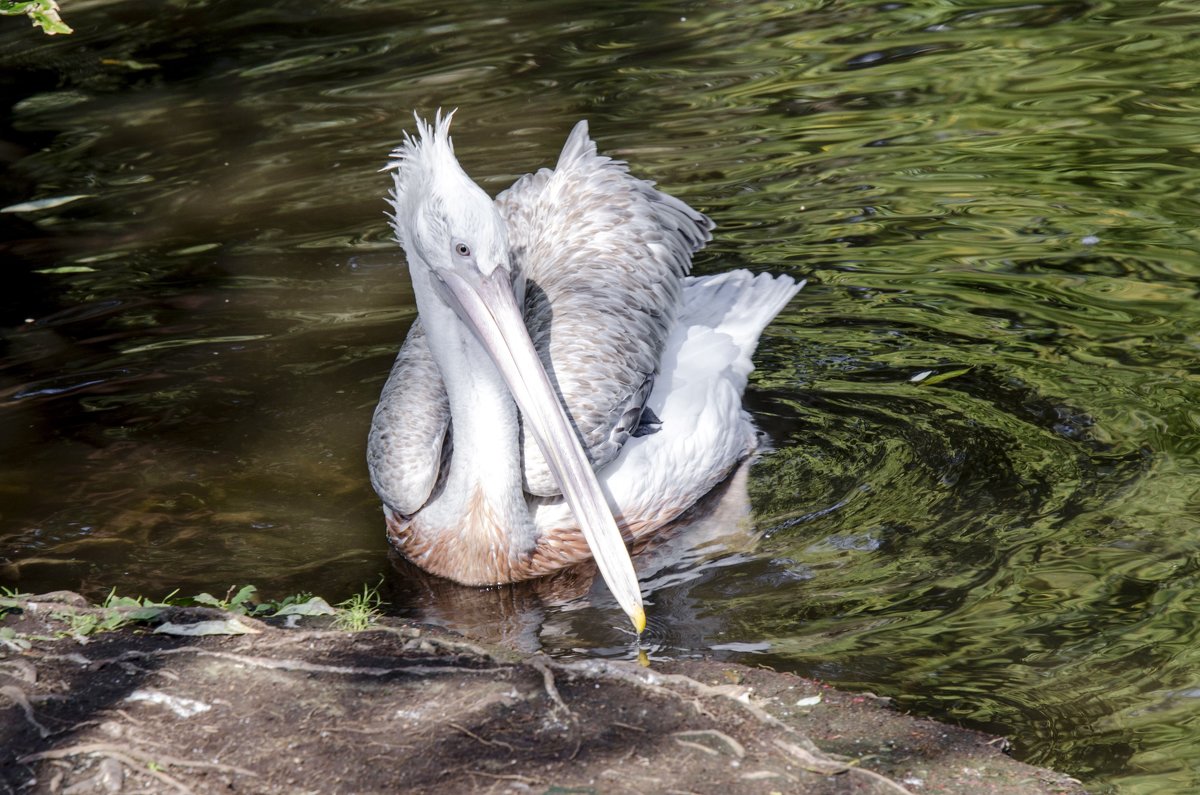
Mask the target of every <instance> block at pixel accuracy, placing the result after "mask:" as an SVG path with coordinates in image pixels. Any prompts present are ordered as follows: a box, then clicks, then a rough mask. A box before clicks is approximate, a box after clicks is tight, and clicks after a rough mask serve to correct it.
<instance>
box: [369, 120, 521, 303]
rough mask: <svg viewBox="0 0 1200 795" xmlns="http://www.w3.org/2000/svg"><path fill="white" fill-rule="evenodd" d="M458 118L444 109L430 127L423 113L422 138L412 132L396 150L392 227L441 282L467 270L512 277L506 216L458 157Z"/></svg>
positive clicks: (414, 261) (416, 261) (413, 263)
mask: <svg viewBox="0 0 1200 795" xmlns="http://www.w3.org/2000/svg"><path fill="white" fill-rule="evenodd" d="M453 118H454V113H453V112H450V113H447V114H446V115H444V116H443V115H442V113H441V112H440V111H439V112H438V114H437V116H435V117H434V122H433V124H432V125H430V124H428V123H427V122H425V121H423V120H422V119H421V118H420V117H417V135H416V137H413V136H410V135H407V134H406V135H405V140H404V143H403V144H402V145H401V146H399V147H398V148H397V149H396V150H395V151H393V152H392V161H391V163H389V164H388V166H387V168H388V169H390V170H391V171H392V177H393V187H392V192H391V195H390V196H389V197H388V199H389V201H390V203H391V205H392V210H393V213H392V216H391V218H392V229H393V230H394V231H395V233H396V240H397V241H398V242H399V243H400V245H401V246H403V247H404V251H405V253H406V254H407V255H408V261H409V267H410V268H416V267H425V268H428V269H429V270H430V272H431V273H430V275H432V276H433V277H434V278H435V279H436V280H437V281H442V277H443V275H444V274H445V273H448V272H459V273H462V272H463V271H466V270H472V271H476V272H478V273H479V274H480V275H481V276H483V277H485V278H490V277H492V276H493V274H494V273H495V271H496V269H497V268H500V269H503V270H504V272H505V274H506V275H507V274H509V273H510V272H511V266H510V264H509V255H508V236H507V234H506V233H505V228H504V220H503V219H502V218H501V217H500V213H499V212H498V211H497V210H496V205H495V204H494V203H493V202H492V200H491V199H490V198H488V195H487V194H486V193H484V192H483V189H482V188H480V187H479V186H478V185H476V184H475V183H474V182H473V181H471V178H470V177H468V176H467V174H466V172H465V171H463V169H462V166H460V165H459V164H458V160H457V159H456V158H455V157H454V144H453V142H452V141H451V140H450V121H451V120H452V119H453Z"/></svg>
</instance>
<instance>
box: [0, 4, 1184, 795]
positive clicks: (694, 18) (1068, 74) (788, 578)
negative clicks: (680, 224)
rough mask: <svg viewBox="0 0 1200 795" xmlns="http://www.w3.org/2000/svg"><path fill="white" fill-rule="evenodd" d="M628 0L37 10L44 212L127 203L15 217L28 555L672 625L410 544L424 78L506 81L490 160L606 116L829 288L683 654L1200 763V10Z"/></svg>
mask: <svg viewBox="0 0 1200 795" xmlns="http://www.w3.org/2000/svg"><path fill="white" fill-rule="evenodd" d="M599 7H600V6H599V5H597V6H595V8H592V7H587V8H586V9H583V10H581V9H579V8H576V7H574V4H570V3H564V2H548V1H547V2H536V3H520V4H507V3H496V2H491V3H469V4H461V5H458V6H456V7H454V9H453V10H430V4H428V3H387V2H382V1H381V0H380V1H377V2H337V3H334V2H326V3H318V2H299V1H297V2H293V3H268V2H262V3H236V2H208V3H204V2H195V3H188V4H186V5H184V4H165V3H163V4H159V3H136V2H84V1H83V0H79V2H75V3H67V4H66V8H65V10H64V14H65V16H66V19H67V21H68V22H69V23H70V24H72V25H73V26H74V27H75V28H76V31H77V32H76V33H75V35H74V36H71V37H69V38H62V37H59V38H58V39H54V40H50V39H46V38H43V37H42V36H41V34H39V33H37V32H35V31H33V30H32V29H27V28H26V26H25V23H24V21H23V20H20V19H14V18H0V90H2V91H3V98H4V99H3V101H4V107H5V113H4V114H3V116H0V159H2V160H3V162H4V163H5V166H6V170H5V172H4V175H3V177H2V178H0V206H8V207H11V206H12V205H15V204H18V203H22V202H28V201H31V200H37V199H45V198H51V197H67V196H82V197H83V198H77V199H75V200H73V201H70V202H67V203H63V204H60V205H58V206H54V207H43V208H41V209H34V210H30V211H25V212H7V213H3V214H0V228H2V229H3V237H2V242H0V258H2V261H0V268H2V270H0V280H2V281H0V284H3V291H2V293H0V346H2V347H0V584H3V585H5V586H10V587H17V588H21V589H24V590H46V589H51V588H72V589H77V590H82V591H84V592H85V593H88V594H89V595H91V596H93V597H99V596H102V595H103V594H104V593H106V592H107V591H108V589H109V588H111V587H116V588H117V590H118V591H119V592H121V593H126V594H135V593H144V594H147V595H152V596H162V595H165V593H166V592H168V591H170V590H173V589H175V588H179V589H181V591H182V592H183V593H195V592H199V591H203V590H208V591H214V592H218V591H223V590H224V589H225V588H226V587H228V586H229V585H230V584H233V583H246V582H253V583H254V584H256V585H258V586H259V588H260V589H261V590H262V591H263V592H264V594H266V595H268V596H271V597H274V598H281V597H282V596H285V595H287V594H289V593H292V592H295V591H299V590H308V591H316V592H319V593H322V594H324V595H326V596H328V597H330V598H331V599H337V598H344V597H345V596H348V595H349V594H350V593H352V592H353V591H355V590H358V589H359V588H360V587H361V585H362V583H363V582H375V581H377V579H378V578H379V577H380V576H381V575H384V576H385V578H386V579H385V581H384V586H383V588H384V591H385V593H386V594H387V597H388V599H389V600H390V601H391V605H390V609H391V610H392V611H393V612H395V613H397V614H399V615H405V616H413V617H420V618H423V619H426V620H433V621H439V622H441V623H445V624H448V625H450V626H455V627H458V628H461V629H464V630H466V631H473V632H478V633H484V634H488V635H491V636H493V637H496V636H501V637H506V638H509V639H512V640H513V641H514V642H517V643H519V644H522V645H524V646H526V647H535V646H538V645H541V646H543V647H545V648H547V649H548V650H551V651H553V652H555V653H586V654H606V655H619V656H625V655H628V654H630V653H631V649H630V648H629V646H628V639H627V638H626V636H625V635H624V634H623V632H622V631H621V630H620V628H619V627H620V626H621V624H622V619H621V616H620V613H619V611H618V610H617V608H616V607H615V605H614V604H613V603H612V602H611V601H610V600H609V598H608V596H607V593H606V591H604V589H603V588H602V587H597V588H595V589H594V590H593V591H592V592H591V593H590V594H588V593H582V594H581V593H579V591H578V589H577V590H576V591H575V592H570V589H560V590H562V592H556V591H553V590H552V589H546V588H543V589H540V590H539V589H536V588H535V589H530V588H518V589H498V590H492V591H483V592H479V591H470V590H467V589H461V588H457V587H453V586H448V585H444V584H440V583H436V582H432V581H429V580H426V579H423V578H420V577H418V576H416V575H414V574H413V573H412V572H411V571H408V570H406V569H403V568H399V569H397V568H393V564H392V563H391V562H390V561H389V559H388V554H387V546H386V544H385V542H384V535H383V523H382V519H381V516H380V514H379V511H378V504H377V501H376V499H375V497H374V494H373V493H372V492H371V489H370V486H369V484H368V482H367V476H366V468H365V464H364V460H363V457H364V445H365V435H366V430H367V426H368V422H369V418H370V413H371V410H372V407H373V404H374V401H375V399H376V396H377V394H378V391H379V388H380V386H381V385H382V383H383V380H384V378H385V377H386V375H387V372H388V368H389V365H390V361H391V359H392V357H393V355H394V352H395V349H396V347H397V346H398V344H399V342H400V340H401V339H402V338H403V335H404V333H405V331H406V330H407V326H408V323H409V322H410V321H411V319H412V317H413V314H414V308H413V305H412V295H411V291H410V288H409V286H408V284H407V275H406V272H405V270H404V268H403V267H402V260H401V258H400V256H399V252H398V250H397V248H396V247H395V245H394V244H393V243H391V242H390V241H389V240H388V231H387V228H386V224H385V221H384V218H383V209H384V206H383V203H382V200H381V196H382V194H383V193H384V191H385V190H386V187H387V180H386V179H385V178H384V177H383V176H382V175H380V174H378V173H377V169H378V168H379V167H380V166H381V165H382V163H383V162H384V158H385V156H386V153H387V152H388V150H389V149H390V148H391V147H392V146H394V145H395V144H396V143H397V142H398V140H399V139H400V137H401V135H402V131H403V130H405V129H407V128H409V127H411V116H410V112H411V110H413V109H420V110H421V111H423V112H425V113H429V112H432V110H433V109H434V108H436V107H437V106H439V105H442V106H446V107H455V106H457V107H459V108H460V111H459V114H458V116H457V119H456V122H455V131H456V136H455V137H456V143H457V149H458V152H459V154H460V157H461V159H462V161H463V163H464V165H465V166H466V168H467V169H468V171H469V172H471V173H472V174H473V175H474V176H475V177H476V179H477V180H478V181H480V183H481V184H483V185H484V187H485V188H486V189H487V190H489V191H492V192H495V191H498V190H500V189H502V188H503V187H505V186H506V185H507V184H509V183H510V182H511V181H512V179H513V178H515V177H516V176H517V175H519V174H521V173H524V172H526V171H529V170H532V169H534V168H536V167H539V166H542V165H547V164H549V163H551V162H552V161H553V159H554V157H555V156H556V154H557V150H558V147H559V146H560V145H561V142H562V140H563V138H564V137H565V135H566V133H567V131H568V130H569V129H570V126H571V125H572V124H573V123H574V121H575V120H577V119H579V118H581V117H586V118H588V119H590V120H591V123H592V130H593V133H594V135H595V136H596V137H597V139H598V140H599V141H600V144H601V148H602V149H603V150H604V151H607V152H609V153H613V154H617V155H619V156H620V157H623V158H625V159H627V160H629V161H630V162H631V163H632V164H633V165H634V170H635V172H636V173H638V174H640V175H643V176H646V177H650V178H653V179H656V180H658V181H659V182H660V183H661V184H662V185H663V186H664V187H665V188H667V189H668V190H670V191H671V192H673V193H675V194H677V195H679V196H681V197H682V198H684V199H685V200H687V201H688V202H690V203H692V204H693V205H694V206H696V207H698V208H700V209H702V210H704V211H706V212H708V213H709V214H710V215H712V216H713V218H714V219H715V220H716V222H717V224H718V225H719V230H718V234H717V238H716V240H715V241H714V243H713V245H712V246H711V247H710V248H709V249H708V250H707V251H706V252H705V253H704V254H702V255H701V257H700V258H699V260H698V261H697V265H696V267H697V270H698V271H700V272H704V273H709V272H715V271H720V270H724V269H730V268H735V267H749V268H752V269H755V270H770V271H774V272H788V273H792V274H794V275H796V276H807V277H809V279H810V285H809V287H808V288H807V289H806V290H805V291H804V292H803V293H802V294H801V295H800V296H799V297H798V298H797V299H796V301H795V302H794V303H793V304H792V306H791V307H790V309H789V311H788V312H787V313H786V314H785V315H784V316H783V317H781V319H780V320H779V322H778V323H777V324H776V325H775V326H773V327H772V329H771V330H770V331H769V333H768V334H767V335H766V336H765V338H764V341H763V344H762V347H761V349H760V354H759V357H758V361H759V363H760V366H759V370H758V371H757V372H756V373H755V376H754V380H753V382H752V385H751V390H750V393H749V395H748V396H747V400H748V404H749V406H750V408H751V409H752V410H753V412H754V414H755V416H756V417H757V419H758V421H759V423H760V425H761V426H762V427H763V429H764V430H765V431H767V433H768V434H769V435H770V438H771V440H772V444H773V450H772V451H770V452H768V453H767V454H765V455H764V456H763V457H762V458H761V459H760V460H759V461H758V462H756V463H755V465H754V466H753V467H752V468H751V470H750V472H749V478H748V481H747V485H746V488H747V489H748V493H749V498H750V505H751V507H752V514H751V516H750V520H749V523H746V522H744V521H743V522H739V521H737V519H736V514H737V506H736V504H735V505H734V511H733V512H734V514H735V518H733V519H729V518H725V517H726V515H725V514H721V515H720V518H719V519H718V520H716V521H715V522H710V524H715V525H717V527H718V529H719V530H721V531H722V532H723V533H724V535H725V538H724V539H722V540H721V541H720V542H719V543H718V542H713V544H711V545H710V546H708V547H706V548H704V549H702V550H700V551H699V552H697V551H694V550H693V551H691V552H686V553H680V554H677V555H675V557H672V556H671V555H670V554H666V555H663V556H661V557H662V558H663V562H661V563H660V564H656V565H657V570H656V571H652V572H649V573H648V574H647V581H648V584H649V585H650V587H651V588H652V589H653V592H652V594H651V599H652V602H653V607H652V615H653V618H652V629H651V635H650V638H649V643H650V644H651V653H652V655H653V656H658V657H682V656H693V655H715V656H718V657H722V658H725V659H736V660H741V661H745V662H749V663H766V664H769V665H771V666H773V667H775V668H778V669H784V670H791V671H796V672H798V673H801V674H805V675H809V676H816V677H820V678H822V679H825V680H828V681H830V682H832V683H835V684H838V685H842V686H846V687H850V688H858V689H866V690H872V691H874V692H877V693H880V694H885V695H890V696H893V697H894V698H896V699H897V700H898V701H899V703H900V705H901V706H902V707H903V708H905V709H910V710H914V711H917V712H921V713H925V714H930V715H934V716H937V717H941V718H943V719H948V720H952V721H961V722H964V723H967V724H968V725H972V726H976V727H980V728H984V729H988V730H991V731H994V732H998V733H1002V734H1005V735H1008V736H1009V737H1011V738H1012V739H1013V741H1014V744H1015V747H1016V750H1017V753H1018V754H1019V755H1020V756H1021V757H1022V758H1025V759H1028V760H1030V761H1033V762H1036V763H1041V764H1046V765H1050V766H1054V767H1057V768H1059V769H1062V770H1065V771H1067V772H1070V773H1072V774H1074V775H1076V776H1078V777H1080V778H1082V779H1084V780H1085V781H1087V782H1088V783H1089V784H1090V785H1092V786H1094V787H1095V788H1097V789H1098V790H1099V791H1112V792H1120V793H1138V794H1139V795H1140V794H1141V793H1147V794H1149V793H1181V794H1182V793H1191V792H1195V791H1197V789H1200V545H1198V541H1200V363H1198V362H1200V309H1198V303H1197V297H1198V296H1197V292H1198V290H1200V254H1198V253H1197V248H1198V246H1200V235H1198V233H1197V231H1196V226H1197V224H1196V219H1197V217H1198V216H1200V202H1198V196H1200V194H1198V190H1197V189H1198V186H1200V134H1198V133H1197V129H1198V126H1197V123H1198V121H1200V35H1198V34H1200V10H1197V9H1196V6H1195V5H1194V4H1192V3H1186V2H1133V1H1132V0H1127V1H1126V2H1116V3H1082V2H1062V3H1049V4H1040V3H1030V4H1020V5H1007V6H1005V5H994V4H988V3H984V2H972V1H971V0H959V1H957V2H950V1H948V0H943V1H941V2H925V3H918V4H911V5H910V4H902V3H856V2H825V3H772V2H765V3H755V4H751V5H743V4H735V3H728V4H724V5H722V4H706V3H689V4H686V5H683V6H675V5H669V4H659V3H644V4H637V3H634V4H627V3H625V4H623V3H616V4H609V5H607V6H605V10H595V9H598V8H599ZM927 372H929V373H930V374H929V375H928V376H926V377H925V378H923V379H921V378H919V376H920V375H921V374H923V373H927ZM733 491H734V493H733V494H732V497H733V498H736V497H737V496H738V494H737V493H736V492H737V489H734V490H733ZM733 502H734V503H736V499H733ZM708 530H709V531H711V530H712V528H711V527H710V528H708Z"/></svg>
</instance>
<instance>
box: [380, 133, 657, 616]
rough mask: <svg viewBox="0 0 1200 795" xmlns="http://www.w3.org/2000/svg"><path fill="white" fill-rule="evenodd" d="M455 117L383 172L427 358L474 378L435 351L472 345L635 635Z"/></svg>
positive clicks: (609, 538) (636, 606)
mask: <svg viewBox="0 0 1200 795" xmlns="http://www.w3.org/2000/svg"><path fill="white" fill-rule="evenodd" d="M453 115H454V114H453V113H449V114H446V115H445V116H443V115H442V114H441V113H440V112H439V113H438V114H437V116H435V117H434V122H433V124H432V125H430V124H428V123H427V122H425V121H422V120H421V118H420V117H418V118H417V136H416V137H413V136H408V135H406V136H405V140H404V143H403V144H402V145H401V146H400V147H399V148H398V149H396V150H395V151H394V152H393V153H392V162H391V164H390V165H389V166H388V168H389V169H392V171H393V180H394V186H393V189H392V193H391V196H390V197H389V200H390V201H391V205H392V210H393V214H392V228H393V229H394V230H395V232H396V239H397V240H398V241H399V242H400V245H401V246H403V247H404V251H405V253H406V254H407V255H408V266H409V271H410V272H411V273H412V277H413V289H414V291H415V292H416V295H417V306H418V309H419V311H421V313H422V317H423V319H424V323H425V330H426V333H427V334H428V335H429V339H430V348H431V351H432V352H433V354H434V356H435V358H438V367H439V368H440V369H441V370H442V373H443V376H445V375H446V374H447V372H448V369H449V370H450V371H454V372H457V373H463V372H464V371H466V372H468V373H476V374H477V373H478V369H477V368H476V367H474V366H473V365H472V363H469V362H462V361H454V360H452V358H453V356H455V355H461V354H462V352H463V351H464V349H465V347H464V346H462V345H458V344H455V345H447V346H437V345H435V344H434V341H435V339H436V338H437V337H438V336H439V335H441V334H452V335H453V334H460V333H461V332H460V331H459V330H458V329H454V328H439V327H438V326H447V327H449V326H456V325H457V324H459V323H461V324H462V325H465V326H466V327H467V328H468V329H469V330H470V335H471V336H473V337H474V338H475V339H476V340H478V342H479V343H480V346H481V347H482V348H483V350H484V352H485V353H486V355H487V357H488V358H489V359H490V360H491V362H492V364H494V365H495V368H496V370H497V371H498V372H499V374H500V376H501V378H503V380H504V383H505V384H506V385H507V387H508V391H509V393H510V394H511V395H512V398H513V400H514V401H515V402H516V404H517V406H518V408H519V409H520V412H521V420H522V422H523V423H524V424H525V427H526V428H527V429H528V430H530V431H532V435H533V438H534V439H535V440H536V441H537V444H538V446H539V447H540V448H541V450H542V454H543V455H544V456H545V458H546V462H547V463H548V464H549V466H550V471H551V472H552V473H553V475H554V477H555V479H556V480H557V481H558V484H559V486H560V487H561V488H562V492H563V496H564V497H566V499H567V503H568V504H569V505H570V506H571V510H572V511H573V512H574V513H575V518H576V519H577V520H578V521H579V527H580V530H581V531H582V532H583V535H584V538H586V539H587V543H588V546H589V547H590V548H591V550H592V556H593V557H594V558H595V560H596V565H597V567H598V568H599V569H600V574H601V576H603V577H604V580H605V582H607V583H608V586H609V588H610V589H611V590H612V592H613V594H614V595H615V596H616V597H617V601H618V602H619V603H620V604H621V607H622V608H624V610H625V612H626V613H627V614H628V615H629V617H630V620H631V621H632V622H633V625H634V627H635V628H636V629H637V631H638V632H639V633H640V632H641V631H642V629H643V628H644V627H645V625H646V616H645V612H644V610H643V608H642V596H641V590H640V588H639V587H638V581H637V575H636V574H635V573H634V570H633V563H632V561H630V559H629V553H628V551H627V550H626V549H625V543H624V541H623V540H622V539H621V532H620V530H618V529H617V524H616V521H615V520H614V519H613V515H612V511H611V509H610V508H609V506H608V500H607V499H606V498H605V496H604V493H603V491H601V489H600V484H599V483H598V482H597V480H596V475H595V473H594V472H593V471H592V466H591V464H590V463H589V462H588V460H587V456H586V455H585V454H584V452H583V447H582V446H581V444H580V441H579V438H578V436H576V433H575V430H574V426H573V425H572V423H571V420H570V419H569V418H568V417H567V413H566V410H565V409H564V408H563V406H562V403H561V402H560V399H559V397H558V394H557V393H556V392H555V390H554V387H553V386H552V385H551V383H550V378H549V377H548V376H547V375H546V370H545V368H544V367H543V366H542V362H541V359H540V358H539V357H538V354H537V351H536V350H535V349H534V346H533V341H532V340H530V338H529V332H528V330H527V329H526V328H525V320H524V317H523V315H522V312H521V309H520V308H519V307H518V305H517V298H516V296H515V295H514V285H513V271H512V265H511V261H510V259H509V254H508V236H507V234H506V233H505V227H504V220H503V219H502V218H501V217H500V213H499V212H498V211H497V210H496V207H495V205H494V204H493V203H492V200H491V199H489V198H488V196H487V194H486V193H484V192H483V190H482V189H481V188H480V187H479V186H478V185H476V184H475V183H474V182H472V181H471V178H470V177H468V176H467V175H466V173H465V172H464V171H463V170H462V167H461V166H459V164H458V160H457V159H455V157H454V146H453V144H451V142H450V119H451V118H452V117H453ZM435 300H436V301H438V302H440V303H441V304H442V305H444V307H446V308H447V309H449V310H450V311H451V312H452V313H453V314H450V313H447V312H439V313H438V314H437V316H436V317H425V310H424V306H430V307H433V306H434V305H433V304H424V303H423V302H425V301H435ZM460 328H461V327H460ZM457 339H459V340H461V339H463V337H461V336H459V337H457ZM439 349H440V350H441V351H442V352H441V354H439ZM441 356H445V357H446V359H447V360H445V361H443V360H442V359H441V358H440V357H441ZM466 377H471V376H470V375H468V376H466ZM449 386H450V384H449V381H448V382H447V387H449Z"/></svg>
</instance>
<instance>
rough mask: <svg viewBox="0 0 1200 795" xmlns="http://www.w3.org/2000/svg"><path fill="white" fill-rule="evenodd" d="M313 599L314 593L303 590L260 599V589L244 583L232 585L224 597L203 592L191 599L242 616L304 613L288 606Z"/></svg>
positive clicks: (196, 602)
mask: <svg viewBox="0 0 1200 795" xmlns="http://www.w3.org/2000/svg"><path fill="white" fill-rule="evenodd" d="M312 599H313V595H312V594H310V593H306V592H301V593H298V594H293V595H292V596H288V597H285V598H283V599H282V600H280V601H274V600H271V599H266V600H261V601H260V600H259V597H258V589H257V588H255V587H254V586H253V585H244V586H242V587H241V588H238V587H237V586H236V585H232V586H230V588H229V590H228V591H227V592H226V593H225V598H224V599H218V598H217V597H215V596H213V595H212V594H208V593H202V594H197V595H196V596H193V597H192V598H191V600H190V601H191V603H192V604H197V605H204V606H206V607H215V608H217V609H219V610H224V611H226V612H229V613H236V614H237V615H240V616H273V615H277V614H279V613H280V612H285V611H286V612H294V613H298V614H300V615H304V614H305V611H303V610H291V611H287V608H289V607H298V606H301V605H305V604H307V603H309V602H311V601H312Z"/></svg>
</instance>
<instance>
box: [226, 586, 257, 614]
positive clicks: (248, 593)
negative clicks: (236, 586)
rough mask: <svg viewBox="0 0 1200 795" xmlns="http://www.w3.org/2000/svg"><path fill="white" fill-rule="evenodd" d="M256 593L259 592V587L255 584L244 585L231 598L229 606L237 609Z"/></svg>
mask: <svg viewBox="0 0 1200 795" xmlns="http://www.w3.org/2000/svg"><path fill="white" fill-rule="evenodd" d="M256 593H258V589H257V588H255V587H254V586H253V585H247V586H244V587H243V588H242V589H241V590H240V591H238V592H237V593H236V594H235V595H234V597H233V598H232V599H230V600H229V607H230V608H231V609H235V610H236V609H237V608H239V607H242V606H243V605H244V604H245V603H246V602H247V601H249V600H250V598H251V597H253V596H254V594H256Z"/></svg>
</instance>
